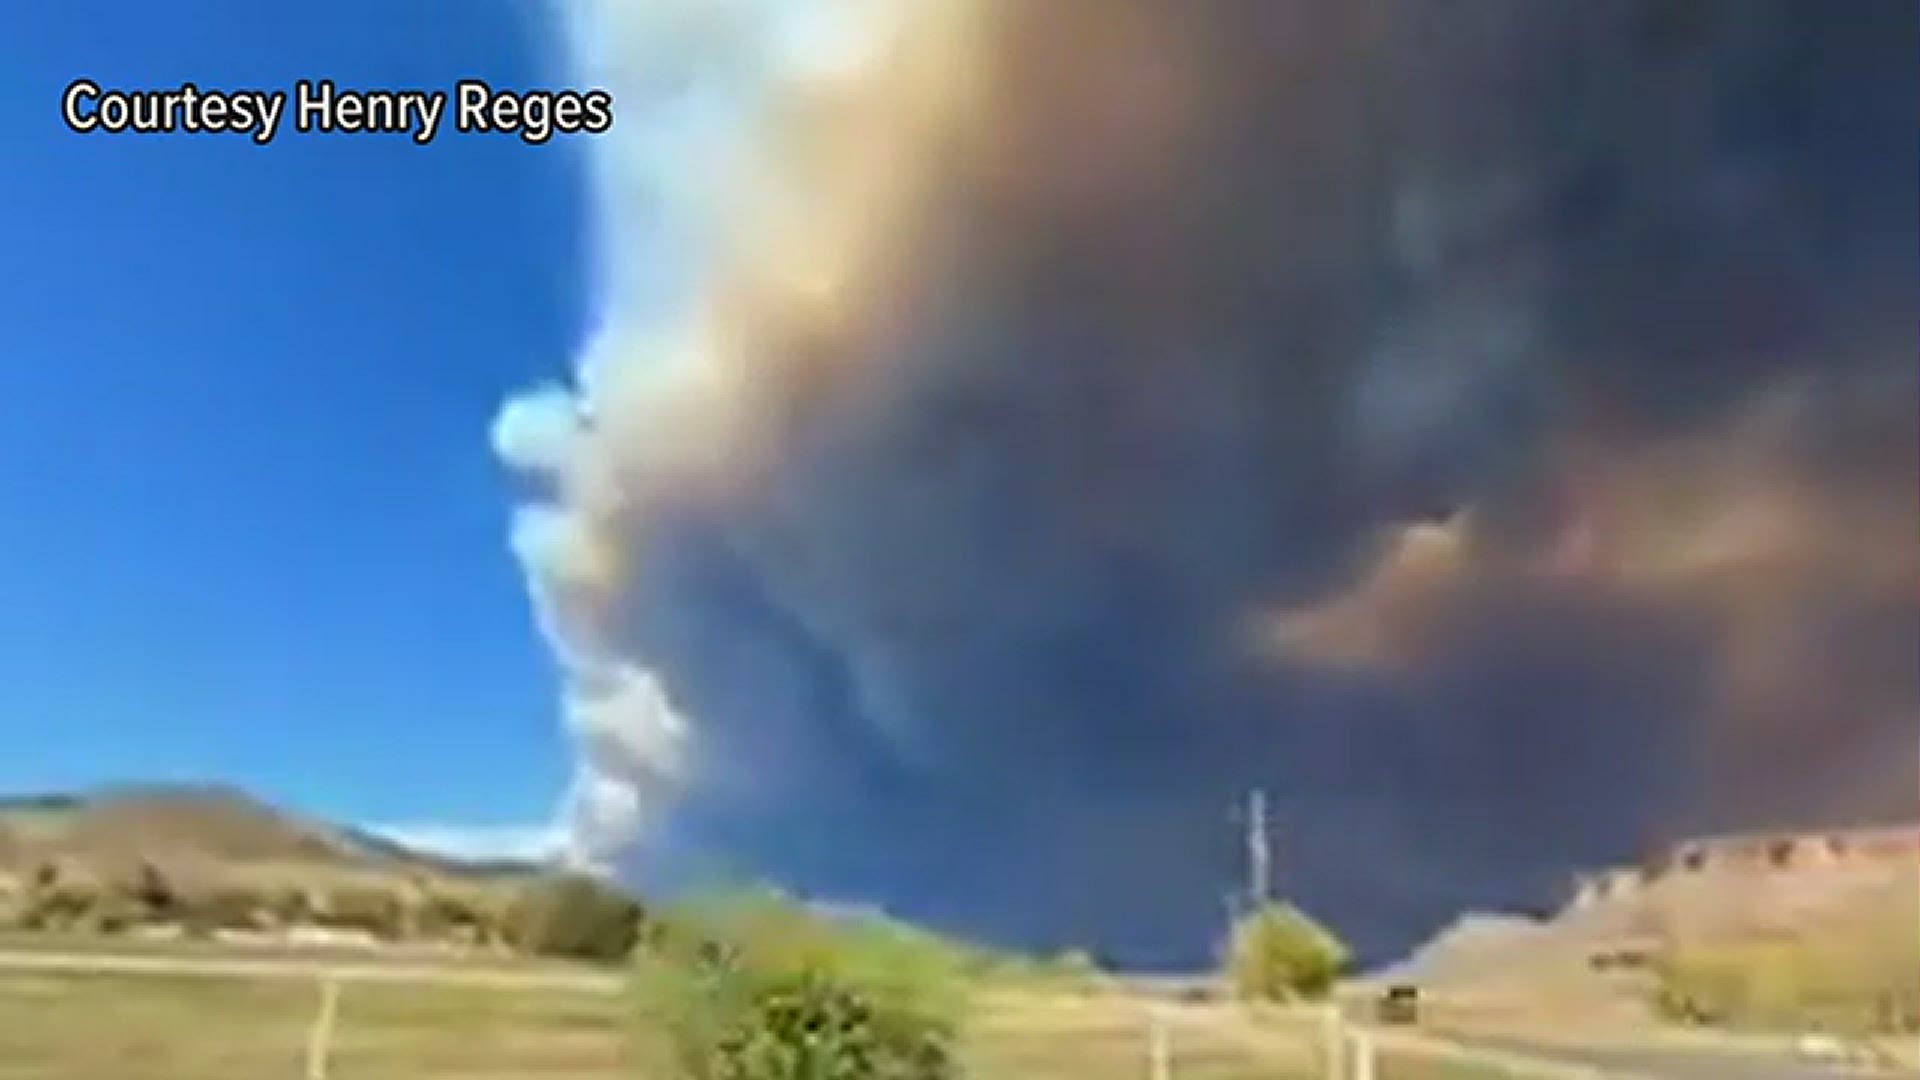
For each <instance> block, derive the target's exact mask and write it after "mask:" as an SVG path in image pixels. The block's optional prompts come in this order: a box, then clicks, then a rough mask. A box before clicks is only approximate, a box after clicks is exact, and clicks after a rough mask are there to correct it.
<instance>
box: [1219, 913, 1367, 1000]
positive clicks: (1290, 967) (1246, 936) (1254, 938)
mask: <svg viewBox="0 0 1920 1080" xmlns="http://www.w3.org/2000/svg"><path fill="white" fill-rule="evenodd" d="M1347 960H1348V953H1347V948H1346V946H1345V945H1343V944H1341V942H1340V939H1339V938H1336V937H1334V936H1333V934H1332V933H1331V932H1329V931H1328V930H1327V929H1326V928H1325V927H1323V926H1321V925H1320V924H1319V923H1317V922H1314V921H1313V920H1312V919H1310V918H1308V917H1307V916H1306V915H1305V914H1304V913H1302V912H1301V911H1300V910H1298V909H1297V908H1294V907H1292V906H1291V905H1288V904H1282V903H1270V904H1266V905H1264V906H1262V907H1260V908H1259V909H1258V910H1255V911H1253V912H1251V913H1249V914H1247V915H1245V916H1242V917H1241V918H1240V919H1239V920H1237V921H1236V922H1235V923H1234V924H1233V931H1232V935H1231V937H1230V938H1229V939H1228V942H1227V956H1226V967H1227V979H1228V982H1229V983H1230V984H1231V985H1232V986H1233V988H1234V991H1235V992H1236V993H1237V994H1239V996H1241V997H1242V998H1246V999H1248V1000H1252V1001H1293V1000H1298V999H1300V998H1316V997H1320V996H1322V995H1324V994H1325V993H1326V992H1327V991H1328V990H1330V989H1332V987H1333V982H1334V980H1335V979H1336V978H1338V977H1339V975H1340V973H1341V971H1343V970H1344V969H1345V968H1346V966H1347Z"/></svg>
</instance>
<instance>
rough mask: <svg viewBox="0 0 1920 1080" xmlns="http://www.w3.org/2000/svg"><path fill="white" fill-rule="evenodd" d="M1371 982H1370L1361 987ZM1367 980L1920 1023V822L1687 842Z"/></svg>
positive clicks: (1759, 1014) (1825, 1020)
mask: <svg viewBox="0 0 1920 1080" xmlns="http://www.w3.org/2000/svg"><path fill="white" fill-rule="evenodd" d="M1369 981H1370V982H1372V981H1375V980H1369ZM1377 981H1385V982H1414V983H1420V984H1423V985H1427V986H1430V987H1435V988H1439V989H1444V990H1448V991H1451V992H1453V993H1455V994H1466V995H1470V996H1472V997H1474V998H1477V999H1480V1000H1484V1001H1491V1002H1498V1001H1506V1002H1528V1003H1530V1004H1532V1005H1535V1006H1537V1005H1539V1004H1540V1003H1542V1002H1546V1001H1557V1002H1559V1003H1560V1004H1561V1005H1563V1006H1567V1007H1569V1008H1571V1007H1573V1006H1578V1010H1577V1011H1578V1012H1580V1013H1581V1014H1582V1015H1589V1016H1592V1015H1595V1014H1597V1013H1598V1012H1599V1011H1600V1010H1602V1009H1603V1008H1606V1007H1608V1006H1617V1007H1640V1006H1645V1005H1647V1004H1656V1005H1661V1006H1663V1007H1665V1008H1668V1009H1671V1010H1672V1011H1674V1012H1676V1013H1678V1014H1680V1015H1681V1016H1682V1017H1683V1018H1686V1019H1691V1020H1726V1021H1731V1022H1752V1023H1761V1024H1792V1023H1795V1022H1806V1021H1817V1022H1819V1023H1820V1024H1822V1025H1823V1026H1826V1027H1830V1028H1844V1027H1860V1026H1878V1027H1893V1028H1896V1029H1902V1030H1905V1029H1910V1028H1912V1027H1915V1026H1920V826H1905V827H1892V828H1870V829H1852V830H1831V831H1826V832H1820V833H1795V832H1776V833H1762V834H1748V835H1740V836H1729V837H1716V838H1708V839H1699V840H1690V841H1686V842H1683V843H1680V844H1676V845H1674V846H1672V847H1671V848H1669V849H1668V850H1666V851H1663V852H1661V853H1660V854H1659V855H1658V856H1657V857H1656V858H1654V859H1652V860H1650V861H1649V863H1648V864H1647V865H1645V866H1642V867H1633V868H1617V869H1609V870H1603V871H1598V872H1595V873H1592V874H1587V875H1583V876H1582V878H1581V879H1580V881H1579V882H1578V883H1577V886H1576V888H1575V890H1574V893H1573V895H1572V898H1571V899H1570V901H1569V902H1568V904H1567V905H1566V907H1565V908H1563V909H1562V910H1561V911H1560V912H1559V913H1558V914H1556V915H1555V916H1554V917H1552V918H1550V919H1545V920H1536V919H1530V918H1523V917H1518V916H1488V915H1470V916H1466V917H1463V918H1462V919H1461V920H1459V921H1458V922H1456V923H1455V924H1454V925H1453V926H1452V927H1450V928H1449V929H1448V930H1446V931H1445V932H1443V933H1441V934H1440V935H1439V936H1437V937H1436V938H1435V939H1434V940H1433V941H1431V942H1429V943H1428V944H1427V945H1426V946H1424V947H1423V948H1421V949H1420V950H1419V951H1417V952H1416V953H1415V954H1414V955H1413V956H1411V957H1410V958H1408V960H1406V961H1405V962H1403V963H1402V964H1399V965H1397V966H1395V967H1393V968H1390V969H1388V970H1387V971H1385V972H1382V973H1381V974H1380V976H1379V977H1378V980H1377Z"/></svg>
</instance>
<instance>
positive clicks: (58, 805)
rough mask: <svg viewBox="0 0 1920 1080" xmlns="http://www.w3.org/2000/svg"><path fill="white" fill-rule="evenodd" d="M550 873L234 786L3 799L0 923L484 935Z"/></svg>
mask: <svg viewBox="0 0 1920 1080" xmlns="http://www.w3.org/2000/svg"><path fill="white" fill-rule="evenodd" d="M543 869H544V868H543V867H541V866H540V865H538V864H535V863H520V862H509V861H488V862H468V861H465V860H461V859H455V858H449V857H446V856H442V855H437V854H432V853H428V852H423V851H418V850H415V849H413V848H409V847H407V846H405V845H403V844H399V843H396V842H394V841H392V840H388V839H385V838H382V837H377V836H373V835H371V834H369V833H366V832H364V831H361V830H357V829H353V828H348V827H341V826H336V825H333V824H330V823H326V822H322V821H316V820H312V819H309V818H305V817H302V816H299V815H296V814H292V813H288V812H286V811H284V810H281V809H278V808H276V807H273V806H270V805H268V804H266V803H263V802H261V801H259V800H257V799H255V798H253V797H251V796H249V795H247V794H246V793H244V792H242V791H239V790H236V789H233V788H228V787H219V786H192V785H144V786H124V787H116V788H111V789H105V790H101V791H97V792H92V793H88V794H85V795H71V794H48V795H29V796H16V797H8V798H0V925H15V926H25V927H27V928H30V929H46V928H82V929H86V928H99V927H98V926H97V925H95V924H102V923H104V924H110V925H109V926H108V928H115V927H123V926H126V925H128V924H136V925H137V924H147V923H160V924H169V923H206V924H210V925H212V926H213V927H216V928H220V929H228V930H268V929H276V928H277V929H285V928H288V927H291V926H305V925H308V924H318V925H327V924H330V923H331V924H338V925H343V926H351V927H354V928H357V929H359V930H362V931H366V932H368V933H374V934H378V935H381V936H406V937H412V936H417V935H418V934H421V933H428V932H431V933H435V934H437V933H440V932H442V931H448V930H452V929H455V928H459V929H460V930H461V933H462V934H464V935H465V936H466V937H469V938H474V937H485V936H488V934H489V933H490V932H491V931H490V929H489V928H490V927H491V926H493V925H495V924H497V922H498V916H499V913H500V912H501V911H502V910H503V908H504V906H505V903H506V899H505V895H506V893H508V892H510V891H511V889H512V887H513V886H514V885H516V884H517V883H519V882H521V881H523V880H524V879H527V878H529V877H532V876H535V875H537V874H539V873H541V872H542V870H543ZM423 911H424V912H426V913H427V914H428V915H430V916H431V917H429V918H425V919H422V918H420V917H418V916H419V915H420V914H421V913H422V912H423Z"/></svg>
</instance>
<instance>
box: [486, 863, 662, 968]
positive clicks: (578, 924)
mask: <svg viewBox="0 0 1920 1080" xmlns="http://www.w3.org/2000/svg"><path fill="white" fill-rule="evenodd" d="M644 915H645V913H644V912H643V911H642V910H641V907H640V905H639V904H638V903H635V902H634V900H633V898H632V897H629V896H627V895H626V894H625V893H623V892H620V891H618V890H617V889H615V888H613V887H612V886H610V885H607V884H605V883H603V882H601V881H600V880H598V879H597V878H593V877H589V876H587V875H585V874H562V875H558V876H555V877H549V878H544V879H542V880H540V881H538V882H536V883H534V884H533V885H531V886H529V887H528V888H527V889H526V891H525V892H523V893H521V895H520V896H519V897H517V898H516V899H515V901H514V904H513V907H512V910H510V911H509V912H508V915H507V925H508V934H509V937H510V939H511V940H512V942H513V944H514V945H515V946H516V947H518V948H520V949H522V950H523V951H526V952H530V953H534V954H537V955H540V956H556V957H566V958H568V959H573V960H602V961H609V962H611V961H618V960H624V959H626V958H627V957H628V956H629V955H630V954H631V953H632V952H633V946H634V943H635V942H636V941H638V940H639V937H640V926H641V922H642V920H643V918H644Z"/></svg>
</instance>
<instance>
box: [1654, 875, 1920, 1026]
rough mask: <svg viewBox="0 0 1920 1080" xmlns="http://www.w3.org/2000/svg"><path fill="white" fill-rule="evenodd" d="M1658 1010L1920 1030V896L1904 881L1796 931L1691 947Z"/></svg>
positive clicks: (1666, 969)
mask: <svg viewBox="0 0 1920 1080" xmlns="http://www.w3.org/2000/svg"><path fill="white" fill-rule="evenodd" d="M1657 971H1658V975H1659V978H1660V985H1659V991H1658V996H1657V1004H1658V1006H1659V1007H1660V1009H1661V1010H1662V1011H1663V1012H1664V1013H1666V1014H1667V1015H1668V1016H1670V1017H1672V1018H1674V1019H1678V1020H1682V1021H1685V1022H1688V1023H1706V1024H1727V1025H1732V1026H1742V1027H1755V1028H1775V1029H1784V1028H1793V1029H1821V1030H1827V1031H1836V1032H1872V1031H1877V1032H1896V1031H1898V1032H1915V1031H1920V890H1916V889H1914V887H1913V886H1912V884H1911V883H1909V882H1900V883H1898V884H1897V885H1894V886H1890V887H1889V888H1887V889H1885V890H1884V891H1882V892H1880V893H1877V894H1874V895H1870V896H1866V897H1863V898H1860V899H1859V901H1858V902H1856V903H1855V904H1853V905H1851V906H1849V907H1848V909H1846V910H1845V911H1844V912H1840V913H1835V914H1834V915H1832V916H1830V917H1828V918H1826V919H1823V920H1818V921H1815V922H1814V923H1812V924H1810V925H1808V926H1806V927H1803V928H1801V929H1800V930H1799V931H1798V932H1796V933H1790V934H1789V933H1780V934H1777V935H1773V936H1766V937H1748V938H1744V939H1736V940H1728V941H1723V942H1718V943H1696V944H1689V945H1682V946H1681V947H1678V948H1676V949H1675V950H1674V951H1673V952H1671V953H1670V954H1669V955H1667V956H1666V957H1664V958H1663V959H1662V960H1661V962H1660V963H1659V965H1658V968H1657Z"/></svg>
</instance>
